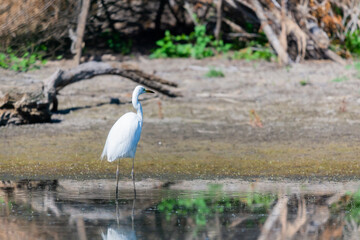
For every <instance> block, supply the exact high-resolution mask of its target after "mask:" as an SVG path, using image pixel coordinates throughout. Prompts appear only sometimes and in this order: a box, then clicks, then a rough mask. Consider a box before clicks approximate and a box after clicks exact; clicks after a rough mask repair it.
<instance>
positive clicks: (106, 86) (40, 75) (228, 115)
mask: <svg viewBox="0 0 360 240" xmlns="http://www.w3.org/2000/svg"><path fill="white" fill-rule="evenodd" d="M132 61H133V62H135V63H136V64H138V66H139V68H141V69H143V70H145V71H147V72H149V73H154V72H155V73H156V74H157V75H159V76H161V77H163V78H164V79H168V80H172V81H175V82H177V83H178V84H179V86H180V87H179V90H180V91H181V92H182V93H183V94H184V97H183V98H178V99H169V98H165V97H162V96H160V95H155V96H150V95H147V96H143V100H142V104H143V110H144V127H143V132H142V137H141V140H140V143H139V147H138V150H137V155H136V174H137V176H136V177H137V179H141V178H147V177H151V178H155V179H161V180H164V179H166V180H179V179H199V178H206V179H216V178H225V177H232V178H258V177H262V178H269V179H273V178H284V177H285V178H301V179H307V178H324V177H325V178H327V179H332V180H339V179H344V178H345V179H355V180H358V179H359V176H360V159H359V155H360V145H359V142H360V81H359V78H358V75H359V73H358V72H357V71H356V69H355V68H354V66H353V65H352V63H349V66H340V65H337V64H336V63H333V62H329V61H321V62H315V61H307V62H305V63H301V64H297V65H294V66H293V67H291V68H285V67H279V66H278V65H277V64H276V63H268V62H246V61H231V60H228V59H225V58H212V59H206V60H201V61H200V60H193V59H159V60H148V59H146V58H144V57H139V58H137V59H133V60H132ZM70 66H71V64H70V63H69V62H52V63H48V64H47V65H46V66H45V67H44V68H42V69H41V70H37V71H31V72H28V73H13V72H9V71H5V70H1V71H0V74H1V76H2V77H1V78H0V95H1V92H5V91H8V90H9V89H12V88H14V87H17V88H21V89H24V91H26V90H28V89H29V88H31V87H33V86H34V85H38V84H40V83H41V80H43V79H45V78H46V77H47V76H49V75H50V74H51V73H53V72H54V71H55V69H56V68H57V67H63V68H64V67H70ZM210 67H216V68H218V69H221V70H222V71H223V73H224V74H225V77H224V78H207V77H205V76H204V75H205V74H206V72H207V71H208V70H209V68H210ZM300 82H306V85H305V86H302V85H301V84H300ZM135 86H136V84H135V83H133V82H131V81H129V80H126V79H122V78H120V77H116V76H102V77H96V78H94V79H92V80H88V81H82V82H79V83H75V84H73V85H70V86H68V87H66V88H65V89H63V90H62V92H61V96H60V97H59V109H60V111H59V112H58V113H56V114H54V115H53V117H52V118H53V120H54V122H53V123H49V124H33V125H24V126H9V127H2V128H0V139H1V141H0V150H1V151H0V163H1V164H0V176H2V178H24V177H26V178H49V177H51V178H57V177H61V178H81V179H83V178H88V179H89V178H104V177H106V178H108V177H109V178H110V177H113V175H114V173H115V169H116V163H108V162H106V161H100V160H99V157H100V154H101V151H102V148H103V145H104V142H105V139H106V136H107V133H108V131H109V129H110V128H111V126H112V124H113V123H114V122H115V121H116V119H117V118H119V117H120V116H121V115H122V114H124V113H125V112H128V111H133V109H132V105H131V104H129V103H130V99H131V93H132V90H133V88H134V87H135ZM111 98H119V99H120V104H118V105H117V104H110V102H111ZM252 110H254V111H255V113H256V115H258V120H257V121H254V120H252V118H254V114H252V113H251V111H252ZM259 120H260V121H261V124H262V127H259V126H260V125H261V124H259V123H260V121H259ZM256 125H258V126H256ZM121 166H122V168H121V174H122V175H123V176H125V177H130V169H131V160H127V159H126V160H122V161H121Z"/></svg>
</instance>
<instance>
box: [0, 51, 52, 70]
mask: <svg viewBox="0 0 360 240" xmlns="http://www.w3.org/2000/svg"><path fill="white" fill-rule="evenodd" d="M46 50H47V47H46V46H44V45H40V46H38V47H35V48H34V49H33V50H32V51H26V52H25V53H23V54H21V53H20V52H16V51H14V50H13V49H11V48H8V49H7V51H6V52H5V53H4V52H0V67H1V68H5V69H10V70H14V71H18V72H26V71H29V70H33V69H38V68H40V65H39V63H40V64H45V63H46V62H47V60H45V59H44V58H43V56H44V53H43V52H44V51H46ZM19 55H20V57H19Z"/></svg>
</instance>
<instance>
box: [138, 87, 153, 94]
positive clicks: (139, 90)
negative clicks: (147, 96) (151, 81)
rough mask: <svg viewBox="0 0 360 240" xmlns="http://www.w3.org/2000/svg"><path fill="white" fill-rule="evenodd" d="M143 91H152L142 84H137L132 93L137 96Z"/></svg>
mask: <svg viewBox="0 0 360 240" xmlns="http://www.w3.org/2000/svg"><path fill="white" fill-rule="evenodd" d="M143 93H154V92H153V91H151V90H149V89H146V88H144V87H143V86H137V87H136V88H135V90H134V95H137V96H139V95H140V94H143Z"/></svg>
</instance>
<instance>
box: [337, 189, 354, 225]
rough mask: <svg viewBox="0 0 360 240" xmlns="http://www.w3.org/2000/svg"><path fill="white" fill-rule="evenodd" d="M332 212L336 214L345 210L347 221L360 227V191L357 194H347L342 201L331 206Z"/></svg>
mask: <svg viewBox="0 0 360 240" xmlns="http://www.w3.org/2000/svg"><path fill="white" fill-rule="evenodd" d="M331 210H332V212H333V213H335V214H337V213H338V212H340V211H343V210H345V214H346V219H347V220H349V221H355V223H356V224H357V225H360V189H359V190H358V191H357V192H355V193H347V194H345V195H344V196H343V197H342V198H341V199H340V201H338V202H336V203H334V204H332V205H331Z"/></svg>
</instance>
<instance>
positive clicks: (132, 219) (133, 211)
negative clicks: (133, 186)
mask: <svg viewBox="0 0 360 240" xmlns="http://www.w3.org/2000/svg"><path fill="white" fill-rule="evenodd" d="M135 201H136V198H134V199H133V205H132V211H131V228H132V230H133V231H134V229H135V228H134V216H135Z"/></svg>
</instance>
